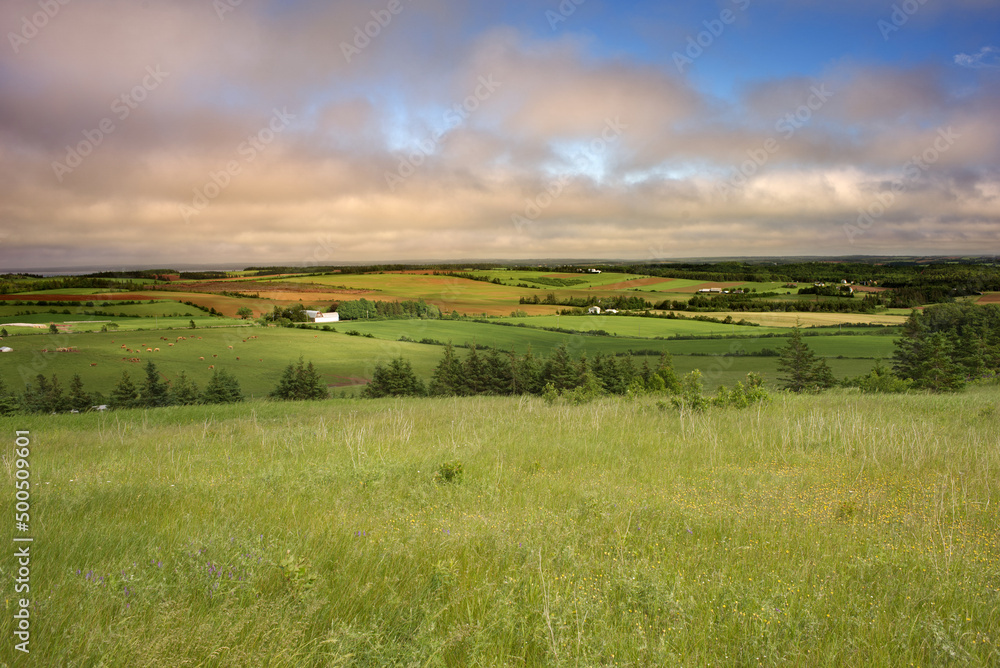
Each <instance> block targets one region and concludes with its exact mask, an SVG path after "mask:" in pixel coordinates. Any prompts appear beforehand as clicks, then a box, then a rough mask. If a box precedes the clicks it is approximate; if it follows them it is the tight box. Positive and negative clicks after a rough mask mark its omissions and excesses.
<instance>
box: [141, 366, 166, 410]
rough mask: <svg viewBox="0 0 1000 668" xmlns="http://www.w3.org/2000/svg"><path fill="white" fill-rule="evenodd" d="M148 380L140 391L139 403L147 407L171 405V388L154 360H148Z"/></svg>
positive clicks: (146, 369) (146, 368)
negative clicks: (164, 380) (162, 377)
mask: <svg viewBox="0 0 1000 668" xmlns="http://www.w3.org/2000/svg"><path fill="white" fill-rule="evenodd" d="M145 371H146V380H145V381H144V382H143V384H142V389H141V390H140V391H139V403H141V404H142V405H143V406H145V407H147V408H157V407H159V406H168V405H170V394H169V392H170V388H169V387H168V386H167V384H166V383H165V382H163V379H161V378H160V372H159V371H157V370H156V365H155V364H154V363H153V361H152V360H149V361H148V362H146V367H145Z"/></svg>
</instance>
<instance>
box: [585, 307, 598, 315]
mask: <svg viewBox="0 0 1000 668" xmlns="http://www.w3.org/2000/svg"><path fill="white" fill-rule="evenodd" d="M600 312H601V307H600V306H591V307H590V308H589V309H587V313H589V314H591V315H598V314H599V313H600Z"/></svg>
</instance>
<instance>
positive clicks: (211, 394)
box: [201, 369, 243, 404]
mask: <svg viewBox="0 0 1000 668" xmlns="http://www.w3.org/2000/svg"><path fill="white" fill-rule="evenodd" d="M201 399H202V401H203V402H204V403H206V404H230V403H235V402H238V401H243V392H242V391H241V390H240V384H239V381H237V380H236V377H235V376H233V374H231V373H229V372H228V371H226V370H225V369H216V370H215V373H213V374H212V377H211V378H210V379H209V380H208V385H206V386H205V393H204V394H202V396H201Z"/></svg>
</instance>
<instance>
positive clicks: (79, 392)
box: [67, 373, 93, 411]
mask: <svg viewBox="0 0 1000 668" xmlns="http://www.w3.org/2000/svg"><path fill="white" fill-rule="evenodd" d="M67 402H68V405H69V408H70V409H71V410H77V411H85V410H87V409H88V408H90V407H91V406H92V405H93V404H92V403H91V402H92V398H91V396H90V395H89V394H88V393H87V392H86V391H85V390H84V389H83V380H82V379H81V378H80V374H78V373H75V374H73V378H72V379H71V380H70V381H69V397H68V398H67Z"/></svg>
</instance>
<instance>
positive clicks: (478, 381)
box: [462, 344, 490, 395]
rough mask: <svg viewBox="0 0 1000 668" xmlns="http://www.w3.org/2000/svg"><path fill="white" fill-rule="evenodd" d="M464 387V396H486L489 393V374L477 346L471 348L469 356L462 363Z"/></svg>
mask: <svg viewBox="0 0 1000 668" xmlns="http://www.w3.org/2000/svg"><path fill="white" fill-rule="evenodd" d="M462 385H463V388H464V391H463V392H462V393H463V394H470V395H476V394H485V393H486V392H487V391H489V386H490V378H489V372H488V371H487V369H486V362H485V361H484V360H483V358H482V357H480V356H479V351H478V349H477V348H476V345H475V344H472V345H470V346H469V354H468V355H466V357H465V361H464V362H463V363H462Z"/></svg>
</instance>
